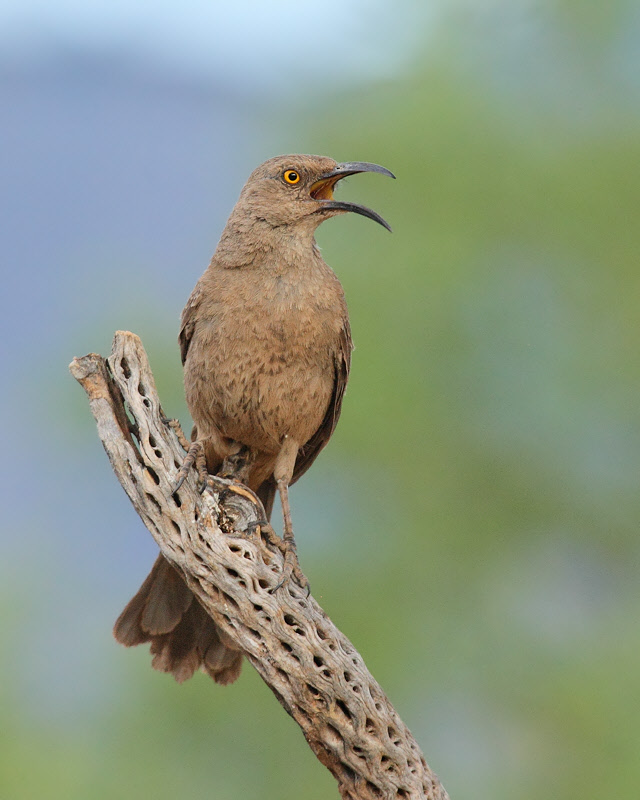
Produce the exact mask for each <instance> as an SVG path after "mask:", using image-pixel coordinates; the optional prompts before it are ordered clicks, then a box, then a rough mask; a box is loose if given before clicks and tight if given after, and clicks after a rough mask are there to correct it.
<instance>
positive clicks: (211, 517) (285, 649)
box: [70, 331, 448, 800]
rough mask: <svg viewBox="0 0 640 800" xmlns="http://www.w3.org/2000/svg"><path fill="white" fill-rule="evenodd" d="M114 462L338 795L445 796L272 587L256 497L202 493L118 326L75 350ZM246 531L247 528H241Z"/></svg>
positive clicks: (304, 611) (366, 683)
mask: <svg viewBox="0 0 640 800" xmlns="http://www.w3.org/2000/svg"><path fill="white" fill-rule="evenodd" d="M70 370H71V373H72V375H73V376H74V377H75V378H76V379H77V380H78V381H79V382H80V383H81V385H82V386H83V388H84V389H85V391H86V393H87V395H88V398H89V402H90V406H91V411H92V413H93V415H94V417H95V420H96V423H97V426H98V434H99V436H100V439H101V440H102V443H103V445H104V448H105V450H106V452H107V455H108V457H109V460H110V462H111V465H112V467H113V469H114V471H115V473H116V476H117V477H118V480H119V481H120V483H121V484H122V487H123V488H124V490H125V492H126V493H127V495H128V496H129V499H130V500H131V502H132V503H133V505H134V507H135V509H136V511H137V512H138V514H139V515H140V517H141V518H142V520H143V522H144V524H145V525H146V527H147V528H148V529H149V531H150V532H151V534H152V536H153V538H154V539H155V541H156V542H157V544H158V545H159V547H160V550H161V552H162V553H163V555H164V556H165V558H166V559H167V560H168V561H169V562H170V563H171V564H173V566H174V567H176V569H178V570H179V571H180V573H181V574H182V575H183V576H184V578H185V581H186V582H187V585H188V586H189V588H190V589H191V591H192V592H193V593H194V594H195V596H196V597H197V599H198V601H199V602H200V604H201V605H202V607H203V608H204V609H205V611H206V613H207V614H208V615H209V616H210V617H211V618H212V619H213V620H214V622H215V623H216V625H217V626H218V627H219V629H220V630H221V631H222V635H223V636H224V638H225V641H228V642H229V643H231V644H232V645H233V647H235V648H236V649H237V650H239V651H241V652H242V653H243V654H244V656H246V658H247V659H248V660H249V661H250V662H251V664H252V665H253V666H254V667H255V669H256V670H257V671H258V673H259V674H260V676H261V677H262V678H263V680H264V681H265V682H266V683H267V685H268V686H269V687H270V688H271V690H272V691H273V693H274V694H275V696H276V697H277V699H278V701H279V702H280V703H281V705H282V706H283V708H284V709H285V710H286V711H287V712H288V713H289V714H290V715H291V716H292V717H293V719H294V720H295V721H296V722H297V723H298V725H299V726H300V728H301V729H302V732H303V734H304V736H305V739H306V740H307V742H308V744H309V746H310V747H311V749H312V750H313V752H314V753H315V755H316V756H317V758H318V759H319V760H320V761H321V763H322V764H324V766H326V767H327V768H328V769H329V770H330V771H331V773H332V774H333V776H334V777H335V778H336V779H337V781H338V785H339V790H340V794H341V797H342V798H344V799H345V800H346V799H349V800H374V798H377V799H379V798H389V799H391V798H397V799H398V800H400V798H426V799H427V800H448V796H447V794H446V792H445V790H444V788H443V787H442V785H441V784H440V782H439V780H438V778H437V777H436V776H435V775H434V773H433V772H432V771H431V770H430V769H429V767H428V766H427V764H426V762H425V760H424V757H423V755H422V753H421V752H420V749H419V747H418V745H417V743H416V741H415V740H414V738H413V736H412V735H411V733H410V731H409V730H408V728H407V727H406V726H405V725H404V723H403V722H402V721H401V720H400V718H399V716H398V714H397V713H396V711H395V710H394V708H393V707H392V705H391V703H390V702H389V700H388V699H387V697H386V696H385V694H384V692H383V691H382V689H381V688H380V686H379V685H378V684H377V683H376V681H375V680H374V679H373V677H372V676H371V675H370V673H369V672H368V670H367V668H366V665H365V663H364V661H363V659H362V657H361V656H360V655H359V654H358V652H357V651H356V649H355V648H354V647H353V645H352V644H351V643H350V642H349V641H348V639H347V638H346V637H345V636H344V635H343V634H342V633H341V632H340V631H339V630H338V629H337V628H336V627H335V625H334V624H333V623H332V622H331V620H330V619H329V618H328V617H327V615H326V614H325V613H324V611H323V610H322V609H321V608H320V606H319V605H318V604H317V603H316V602H315V600H314V599H313V597H312V596H307V592H306V590H305V589H302V588H300V587H299V586H297V585H296V583H295V582H292V581H289V582H288V583H287V584H285V585H284V586H283V587H282V588H280V589H278V590H277V591H274V589H275V588H276V587H277V585H278V583H279V580H280V575H281V573H282V570H283V556H282V552H281V551H280V549H279V548H278V547H277V546H275V545H274V543H273V541H272V540H271V538H270V537H266V538H265V537H264V536H262V535H261V534H260V531H259V528H258V530H257V531H255V530H254V525H253V523H255V522H256V521H257V515H256V507H255V505H254V504H252V503H251V502H250V501H249V500H248V499H245V498H244V497H242V496H241V495H238V494H235V493H228V495H227V496H225V497H224V498H223V499H221V497H220V495H216V494H215V492H211V491H205V492H204V493H202V494H200V493H199V491H198V488H197V476H196V474H195V471H194V470H192V471H191V473H190V474H189V476H188V478H187V480H186V481H185V482H184V484H183V485H182V486H181V488H180V490H179V491H178V492H175V493H174V492H173V489H174V486H175V480H176V475H177V473H178V470H179V468H180V466H181V464H182V461H183V459H184V449H183V448H182V446H181V445H180V442H179V439H178V436H177V435H176V432H175V430H174V429H173V428H172V426H171V425H170V424H168V422H167V420H166V418H165V416H164V414H163V412H162V409H161V407H160V402H159V400H158V395H157V392H156V389H155V384H154V380H153V376H152V373H151V370H150V367H149V364H148V360H147V357H146V353H145V351H144V349H143V347H142V344H141V342H140V339H139V338H138V337H137V336H135V335H134V334H132V333H129V332H122V331H120V332H118V333H116V335H115V338H114V343H113V350H112V353H111V356H110V357H109V358H108V359H104V358H102V357H101V356H99V355H96V354H90V355H87V356H84V357H83V358H77V359H74V361H73V362H72V363H71V365H70ZM247 531H250V532H249V533H248V532H247Z"/></svg>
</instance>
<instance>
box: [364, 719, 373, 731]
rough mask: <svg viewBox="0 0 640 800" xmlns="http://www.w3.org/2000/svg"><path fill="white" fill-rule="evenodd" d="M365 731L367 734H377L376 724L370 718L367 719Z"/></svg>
mask: <svg viewBox="0 0 640 800" xmlns="http://www.w3.org/2000/svg"><path fill="white" fill-rule="evenodd" d="M364 729H365V731H366V732H367V733H375V732H376V726H375V723H374V721H373V720H372V719H369V717H367V719H366V720H365V723H364Z"/></svg>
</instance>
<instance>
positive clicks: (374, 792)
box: [367, 781, 382, 797]
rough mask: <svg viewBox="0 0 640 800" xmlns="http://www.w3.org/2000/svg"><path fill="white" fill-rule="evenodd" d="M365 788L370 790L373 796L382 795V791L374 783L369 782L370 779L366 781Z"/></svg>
mask: <svg viewBox="0 0 640 800" xmlns="http://www.w3.org/2000/svg"><path fill="white" fill-rule="evenodd" d="M367 789H368V790H369V791H370V792H371V794H372V795H373V796H374V797H382V792H381V790H380V787H379V786H376V785H375V783H371V781H367Z"/></svg>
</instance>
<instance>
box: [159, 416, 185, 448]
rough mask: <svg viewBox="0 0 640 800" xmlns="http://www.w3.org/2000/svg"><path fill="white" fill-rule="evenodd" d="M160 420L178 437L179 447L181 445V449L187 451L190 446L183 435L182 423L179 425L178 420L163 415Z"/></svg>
mask: <svg viewBox="0 0 640 800" xmlns="http://www.w3.org/2000/svg"><path fill="white" fill-rule="evenodd" d="M162 421H163V422H164V424H165V425H168V426H169V427H170V428H171V429H172V430H173V432H174V433H175V435H176V437H177V439H178V443H179V444H180V447H182V449H183V450H186V451H187V452H189V448H190V447H191V442H190V441H189V440H188V439H187V437H186V436H185V435H184V431H183V430H182V425H180V420H178V419H168V418H166V417H165V418H163V420H162Z"/></svg>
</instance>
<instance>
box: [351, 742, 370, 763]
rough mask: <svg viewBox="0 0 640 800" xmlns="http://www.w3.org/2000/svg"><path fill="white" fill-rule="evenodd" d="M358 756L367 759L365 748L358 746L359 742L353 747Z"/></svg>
mask: <svg viewBox="0 0 640 800" xmlns="http://www.w3.org/2000/svg"><path fill="white" fill-rule="evenodd" d="M351 749H352V750H353V752H354V754H355V756H356V757H357V758H361V759H362V760H363V761H366V760H367V757H366V755H365V753H364V750H363V749H362V748H361V747H358V745H357V744H354V745H353V747H352V748H351Z"/></svg>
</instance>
